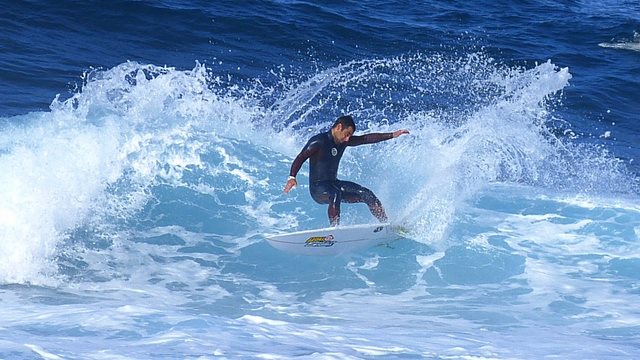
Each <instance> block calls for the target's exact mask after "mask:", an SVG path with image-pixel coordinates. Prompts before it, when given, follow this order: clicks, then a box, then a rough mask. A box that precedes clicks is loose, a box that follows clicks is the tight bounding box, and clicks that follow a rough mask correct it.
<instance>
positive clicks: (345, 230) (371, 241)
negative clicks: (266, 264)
mask: <svg viewBox="0 0 640 360" xmlns="http://www.w3.org/2000/svg"><path fill="white" fill-rule="evenodd" d="M401 233H402V228H401V227H398V226H393V225H391V224H388V223H379V224H362V225H346V226H337V227H329V228H324V229H314V230H304V231H296V232H292V233H283V234H274V235H267V236H265V239H266V240H267V242H268V243H269V244H270V245H271V246H273V247H274V248H276V249H278V250H282V251H286V252H290V253H293V254H297V255H324V256H327V255H329V256H330V255H340V254H344V253H348V252H352V251H357V250H361V249H364V248H368V247H371V246H375V245H381V244H385V243H389V242H391V241H394V240H397V239H400V238H402V237H403V236H402V235H401Z"/></svg>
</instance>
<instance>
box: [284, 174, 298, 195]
mask: <svg viewBox="0 0 640 360" xmlns="http://www.w3.org/2000/svg"><path fill="white" fill-rule="evenodd" d="M297 185H298V182H297V181H296V178H289V180H287V184H286V185H285V186H284V193H285V194H288V193H289V191H291V189H292V188H294V187H295V186H297Z"/></svg>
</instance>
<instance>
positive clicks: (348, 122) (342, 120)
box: [331, 115, 356, 131]
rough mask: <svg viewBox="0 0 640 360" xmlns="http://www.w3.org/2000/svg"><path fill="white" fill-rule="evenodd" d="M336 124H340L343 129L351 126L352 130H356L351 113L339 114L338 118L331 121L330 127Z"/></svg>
mask: <svg viewBox="0 0 640 360" xmlns="http://www.w3.org/2000/svg"><path fill="white" fill-rule="evenodd" d="M338 124H340V125H342V128H343V129H344V128H348V127H352V128H353V131H356V123H355V122H353V118H352V117H351V115H343V116H340V117H339V118H337V119H336V121H335V122H334V123H333V126H331V128H332V129H333V128H334V127H336V126H337V125H338Z"/></svg>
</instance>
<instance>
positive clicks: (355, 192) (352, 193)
mask: <svg viewBox="0 0 640 360" xmlns="http://www.w3.org/2000/svg"><path fill="white" fill-rule="evenodd" d="M340 190H341V191H342V201H344V202H346V203H361V202H363V203H366V204H367V206H368V207H369V211H371V214H372V215H373V216H375V217H376V219H378V221H380V222H387V220H388V218H387V214H386V212H385V211H384V207H382V203H381V202H380V200H378V198H377V197H376V195H375V194H374V193H373V191H371V190H369V189H367V188H366V187H364V186H361V185H358V184H356V183H354V182H351V181H340Z"/></svg>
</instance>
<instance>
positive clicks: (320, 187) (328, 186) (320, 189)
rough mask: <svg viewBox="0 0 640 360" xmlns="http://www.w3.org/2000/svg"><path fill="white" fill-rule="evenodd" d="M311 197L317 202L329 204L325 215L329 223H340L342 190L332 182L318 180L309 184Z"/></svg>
mask: <svg viewBox="0 0 640 360" xmlns="http://www.w3.org/2000/svg"><path fill="white" fill-rule="evenodd" d="M310 190H311V197H312V198H313V200H315V202H317V203H318V204H329V207H328V209H327V215H328V216H329V224H330V225H331V226H338V225H339V224H340V203H341V202H342V191H341V190H340V188H339V187H338V186H337V184H335V183H333V182H320V183H316V184H313V185H312V186H311V189H310Z"/></svg>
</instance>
